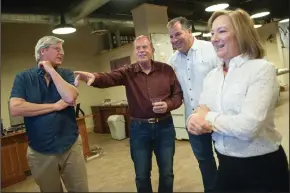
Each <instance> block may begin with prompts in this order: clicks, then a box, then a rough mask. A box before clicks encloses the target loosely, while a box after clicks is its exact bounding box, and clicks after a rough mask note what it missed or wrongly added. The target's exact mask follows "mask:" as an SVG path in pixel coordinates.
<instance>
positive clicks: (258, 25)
mask: <svg viewBox="0 0 290 193" xmlns="http://www.w3.org/2000/svg"><path fill="white" fill-rule="evenodd" d="M261 26H262V25H261V24H257V25H254V28H259V27H261Z"/></svg>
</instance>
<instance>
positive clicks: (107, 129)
mask: <svg viewBox="0 0 290 193" xmlns="http://www.w3.org/2000/svg"><path fill="white" fill-rule="evenodd" d="M111 115H116V109H115V108H105V109H102V111H101V118H102V126H103V133H111V132H110V127H109V125H108V122H107V121H108V118H109V117H110V116H111Z"/></svg>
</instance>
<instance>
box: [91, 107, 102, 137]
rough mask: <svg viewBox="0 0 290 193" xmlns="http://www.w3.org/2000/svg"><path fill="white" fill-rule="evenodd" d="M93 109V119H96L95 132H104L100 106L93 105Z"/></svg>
mask: <svg viewBox="0 0 290 193" xmlns="http://www.w3.org/2000/svg"><path fill="white" fill-rule="evenodd" d="M91 109H92V113H93V120H94V132H95V133H103V130H102V119H101V114H100V110H99V108H98V107H94V106H92V107H91Z"/></svg>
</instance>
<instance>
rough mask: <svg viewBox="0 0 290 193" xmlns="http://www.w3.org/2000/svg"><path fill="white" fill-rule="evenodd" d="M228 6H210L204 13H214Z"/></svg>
mask: <svg viewBox="0 0 290 193" xmlns="http://www.w3.org/2000/svg"><path fill="white" fill-rule="evenodd" d="M228 6H229V4H227V3H220V4H216V5H211V6H209V7H207V8H206V9H205V11H206V12H214V11H218V10H222V9H225V8H227V7H228Z"/></svg>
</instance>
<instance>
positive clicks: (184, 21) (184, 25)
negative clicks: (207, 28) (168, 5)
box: [167, 17, 192, 31]
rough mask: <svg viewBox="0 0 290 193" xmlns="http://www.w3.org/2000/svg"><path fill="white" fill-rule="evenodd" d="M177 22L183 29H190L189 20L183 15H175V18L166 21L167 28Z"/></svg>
mask: <svg viewBox="0 0 290 193" xmlns="http://www.w3.org/2000/svg"><path fill="white" fill-rule="evenodd" d="M177 22H178V23H180V25H181V27H182V29H184V30H190V31H191V30H192V26H191V24H190V23H189V21H188V20H187V19H186V18H185V17H176V18H173V19H172V20H170V21H169V22H168V23H167V28H168V29H170V28H171V27H172V26H173V25H174V24H175V23H177Z"/></svg>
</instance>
